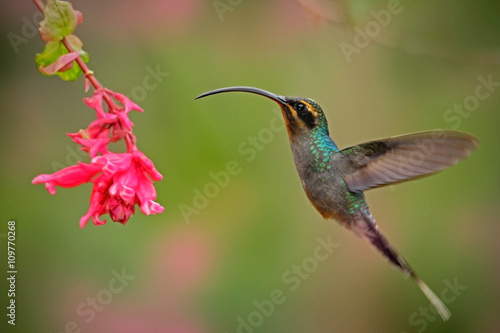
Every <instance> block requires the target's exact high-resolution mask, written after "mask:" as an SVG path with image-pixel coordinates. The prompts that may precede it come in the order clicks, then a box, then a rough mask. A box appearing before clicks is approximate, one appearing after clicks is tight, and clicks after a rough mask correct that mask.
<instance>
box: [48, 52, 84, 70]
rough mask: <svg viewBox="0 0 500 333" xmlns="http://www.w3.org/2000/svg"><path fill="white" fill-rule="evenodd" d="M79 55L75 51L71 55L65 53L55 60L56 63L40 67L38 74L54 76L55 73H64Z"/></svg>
mask: <svg viewBox="0 0 500 333" xmlns="http://www.w3.org/2000/svg"><path fill="white" fill-rule="evenodd" d="M79 55H80V51H75V52H71V53H67V54H65V55H62V56H60V57H59V58H57V60H56V62H53V63H52V64H50V65H48V66H46V67H45V66H43V65H42V66H40V72H42V73H45V74H47V75H52V74H55V73H56V72H64V71H67V70H69V69H71V68H72V67H73V61H74V60H75V59H76V58H78V56H79Z"/></svg>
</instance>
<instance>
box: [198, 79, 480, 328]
mask: <svg viewBox="0 0 500 333" xmlns="http://www.w3.org/2000/svg"><path fill="white" fill-rule="evenodd" d="M229 91H244V92H251V93H256V94H259V95H262V96H265V97H268V98H270V99H272V100H274V101H276V102H278V103H279V104H280V106H281V111H282V114H283V119H284V120H285V124H286V128H287V132H288V138H289V141H290V147H291V149H292V154H293V158H294V162H295V166H296V168H297V172H298V174H299V177H300V180H301V183H302V187H303V188H304V191H305V193H306V195H307V197H308V198H309V200H310V201H311V203H312V204H313V206H314V207H315V208H316V209H317V210H318V212H319V213H320V214H321V215H322V216H323V217H324V218H333V219H335V220H337V221H338V222H339V223H340V224H342V225H343V226H345V227H346V228H347V229H349V230H352V231H353V232H355V233H356V234H357V235H358V236H360V237H363V238H366V239H368V240H369V241H370V242H371V243H372V244H373V245H374V246H375V247H376V248H377V249H378V250H379V251H380V252H381V253H382V254H383V255H384V256H385V257H386V258H387V259H388V260H389V261H390V262H391V263H392V264H394V265H395V266H396V267H398V268H399V269H401V270H402V271H403V272H404V273H405V274H406V275H408V276H410V277H411V278H412V279H413V280H414V281H415V282H416V283H417V285H418V286H419V287H420V289H421V290H422V291H423V293H424V294H425V295H426V296H427V298H428V299H429V300H430V301H431V303H432V304H433V305H434V307H435V308H436V309H437V311H438V313H439V314H440V315H441V317H442V318H443V320H447V319H448V318H449V316H450V312H449V311H448V309H447V308H446V306H445V305H444V304H443V302H441V300H440V299H439V298H438V297H437V296H436V295H435V294H434V293H433V292H432V290H431V289H430V288H429V287H428V286H427V285H426V284H425V283H424V282H423V281H422V280H421V279H420V278H419V277H418V276H417V274H416V273H415V272H414V271H413V270H412V269H411V267H410V266H409V265H408V264H407V263H406V261H405V260H404V259H403V258H402V257H401V256H400V255H399V254H398V253H397V251H396V250H395V249H394V248H393V247H392V246H391V245H390V243H389V241H388V240H387V239H386V238H385V237H384V236H383V235H382V233H381V232H380V230H379V228H378V226H377V225H376V223H375V219H374V218H373V216H372V214H371V213H370V210H369V208H368V204H367V203H366V200H365V197H364V194H363V191H364V190H368V189H371V188H375V187H379V186H383V185H387V184H395V183H399V182H403V181H407V180H411V179H416V178H420V177H423V176H427V175H430V174H433V173H436V172H438V171H441V170H443V169H445V168H448V167H450V166H452V165H454V164H456V163H457V162H458V161H460V160H462V159H465V158H467V157H468V156H469V154H470V152H471V151H472V150H473V149H475V148H477V146H478V141H477V139H476V138H475V137H474V136H472V135H470V134H466V133H463V132H458V131H427V132H420V133H415V134H409V135H402V136H397V137H392V138H386V139H381V140H376V141H371V142H367V143H363V144H360V145H356V146H353V147H349V148H346V149H343V150H339V149H338V147H337V145H336V144H335V142H333V140H332V138H331V137H330V134H329V130H328V124H327V120H326V117H325V115H324V113H323V111H322V109H321V107H320V106H319V105H318V104H317V103H316V102H314V101H313V100H311V99H308V98H302V97H283V96H279V95H275V94H272V93H270V92H267V91H265V90H261V89H256V88H251V87H232V88H222V89H218V90H214V91H210V92H208V93H205V94H203V95H200V96H198V97H197V98H200V97H204V96H208V95H212V94H217V93H221V92H229Z"/></svg>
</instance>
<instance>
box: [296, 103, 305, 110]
mask: <svg viewBox="0 0 500 333" xmlns="http://www.w3.org/2000/svg"><path fill="white" fill-rule="evenodd" d="M296 109H297V111H299V112H300V111H304V110H305V109H306V106H305V105H304V104H303V103H299V104H297V108H296Z"/></svg>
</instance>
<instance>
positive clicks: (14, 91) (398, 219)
mask: <svg viewBox="0 0 500 333" xmlns="http://www.w3.org/2000/svg"><path fill="white" fill-rule="evenodd" d="M2 6H3V7H4V8H3V9H4V10H2V11H1V14H0V16H1V17H2V19H1V20H0V27H1V28H0V30H1V31H2V36H3V38H2V39H1V43H2V45H1V50H2V51H1V52H0V86H1V89H0V107H1V110H2V112H1V113H0V117H1V119H0V127H1V128H0V142H1V143H2V144H1V145H0V156H1V158H2V163H1V165H0V168H1V171H0V181H1V188H2V190H1V192H0V196H1V198H0V212H1V214H0V225H1V229H0V249H1V250H0V262H2V266H1V267H2V272H1V273H0V275H1V276H2V279H1V283H0V293H1V294H2V297H1V299H2V303H1V306H0V308H1V309H2V311H1V316H0V318H1V321H0V327H2V332H5V331H4V330H3V327H5V328H6V329H7V330H8V332H11V331H12V332H14V331H17V332H104V331H105V332H129V331H130V332H228V333H230V332H244V333H253V332H262V333H264V332H428V333H431V332H455V333H457V332H498V331H499V330H500V323H499V321H498V313H499V311H500V287H499V283H498V281H499V280H500V255H499V253H500V245H499V244H500V243H499V242H498V233H499V232H500V227H499V222H500V221H499V218H498V207H499V205H498V202H499V194H500V193H499V191H500V186H499V185H500V173H499V172H498V171H499V169H498V165H499V164H500V157H499V156H500V154H498V143H499V142H500V140H499V139H500V132H499V131H498V128H497V127H498V124H499V122H500V112H499V110H500V83H497V82H500V68H499V65H500V48H499V43H498V41H499V39H498V36H499V35H500V21H499V20H498V13H499V9H500V6H499V4H498V2H496V1H486V0H484V1H465V0H464V1H451V0H445V1H440V2H434V1H409V0H404V1H403V0H402V1H400V2H395V1H378V0H377V1H374V0H372V1H368V0H364V1H355V0H351V1H344V2H340V1H328V0H297V1H291V0H281V1H243V0H242V1H228V0H221V1H200V0H186V1H178V0H168V1H160V0H147V1H132V0H127V1H124V0H121V1H105V2H102V1H74V2H73V7H74V8H75V9H77V10H79V11H81V12H82V13H83V16H84V22H83V23H82V24H81V25H79V26H78V28H77V29H76V31H75V34H76V35H77V36H78V37H79V38H80V39H81V40H82V42H83V43H84V49H85V50H86V51H87V52H88V53H89V54H90V59H91V60H90V62H89V63H88V65H89V67H90V68H91V69H92V70H93V71H94V72H95V75H96V77H97V78H98V80H100V82H101V83H103V84H104V85H105V86H107V87H109V88H111V89H113V90H114V91H117V92H120V93H124V94H126V95H127V96H129V97H131V98H132V100H134V101H135V102H137V103H138V104H139V105H140V106H141V107H142V108H143V109H144V110H145V112H144V113H143V114H142V113H136V114H133V115H131V119H132V121H133V122H134V123H135V127H134V133H135V135H136V136H137V139H138V141H137V143H138V146H139V148H140V149H141V150H142V151H143V152H144V153H145V154H147V155H148V157H150V158H151V159H152V160H153V161H154V163H155V166H156V168H157V169H158V170H159V171H160V172H161V173H162V174H163V175H164V179H163V180H162V181H161V182H159V183H157V185H156V188H157V192H158V200H157V201H158V202H159V203H160V204H162V205H163V206H164V207H165V212H164V213H162V214H159V215H157V216H144V215H142V214H141V213H140V212H137V214H136V215H135V216H134V217H132V218H131V220H130V221H129V222H128V223H127V224H126V225H125V226H122V225H121V224H119V223H114V222H112V221H110V220H109V218H108V223H107V224H105V225H104V226H101V227H96V226H94V225H92V224H91V223H90V222H89V224H88V225H87V226H86V227H85V228H84V229H80V228H79V225H78V221H79V219H80V217H81V216H82V215H84V214H85V213H86V211H87V209H88V205H89V198H90V192H91V185H89V184H87V185H84V186H80V187H78V188H72V189H62V188H58V190H57V194H56V195H55V196H51V195H50V194H49V193H48V192H47V191H46V190H45V188H44V187H43V185H32V184H31V180H32V179H33V178H34V177H35V176H36V175H38V174H41V173H52V172H54V171H56V170H58V169H60V168H62V167H66V166H69V165H73V164H75V163H77V161H78V160H80V161H83V162H88V161H89V160H88V156H86V155H85V154H84V153H83V152H80V151H78V147H77V145H76V144H74V143H73V142H72V141H71V140H70V138H69V137H67V136H66V135H65V133H70V132H76V131H78V130H79V129H81V128H85V127H86V126H87V125H88V124H89V123H90V122H91V121H92V120H93V119H94V117H95V115H94V114H93V111H92V110H91V109H89V108H88V107H86V106H85V104H84V103H83V102H82V98H83V97H85V96H88V94H89V93H85V92H84V84H83V79H82V78H80V79H78V80H77V81H76V82H72V83H70V82H64V81H62V80H60V79H59V78H57V77H45V76H42V75H40V73H39V72H38V71H37V69H36V66H35V63H34V56H35V54H36V53H40V52H41V51H42V50H43V45H44V44H43V42H42V41H41V39H40V38H39V36H38V34H37V33H36V32H34V30H33V28H32V26H30V22H32V21H33V20H34V19H35V20H36V19H37V18H39V16H37V15H36V12H37V11H36V7H35V6H34V5H33V4H32V3H30V2H12V1H11V2H8V3H4V4H2ZM387 13H389V14H387ZM31 25H32V24H31ZM377 27H378V28H377ZM366 29H368V30H366ZM370 29H371V30H370ZM359 31H361V32H362V33H359ZM363 34H364V35H365V37H363V36H362V35H363ZM14 35H15V36H14ZM16 36H17V37H16ZM18 37H19V38H18ZM342 43H344V44H342ZM356 43H357V44H356ZM347 44H349V46H346V45H347ZM346 50H347V51H346ZM167 73H168V74H167ZM485 80H486V81H488V80H489V81H490V83H491V82H493V83H491V84H490V85H489V86H488V87H485V86H484V81H485ZM235 85H248V86H255V87H259V88H262V89H266V90H269V91H272V92H275V93H277V94H280V95H286V96H306V97H310V98H312V99H314V100H316V101H317V102H318V103H319V104H320V105H321V106H322V107H323V109H324V111H325V113H326V116H327V118H328V121H329V128H330V133H331V135H332V138H333V139H334V140H335V141H336V142H337V144H338V145H339V147H347V146H350V145H354V144H357V143H361V142H364V141H369V140H372V139H376V138H381V137H387V136H393V135H398V134H404V133H411V132H416V131H421V130H429V129H437V128H443V129H456V130H461V131H466V132H469V133H472V134H474V135H476V136H477V137H478V138H479V140H480V141H481V146H480V148H479V150H478V151H477V152H475V153H474V154H473V155H472V156H471V157H470V158H469V159H468V160H466V161H464V162H462V163H460V164H458V165H457V166H455V167H453V168H451V169H450V170H447V171H444V172H442V173H440V174H438V175H436V176H432V177H429V178H425V179H422V180H419V181H415V182H408V183H405V184H401V185H397V186H390V187H384V188H381V189H377V190H373V191H369V192H367V194H366V196H367V199H368V203H369V205H370V208H371V210H372V213H373V215H374V216H375V218H376V219H377V221H378V224H379V226H380V228H381V230H382V231H383V232H384V233H385V234H386V236H387V237H388V238H389V240H391V242H392V244H393V245H394V246H395V247H396V248H397V249H398V250H399V251H400V253H401V254H402V255H403V256H404V257H405V258H406V259H407V260H408V262H409V263H410V264H411V265H412V267H413V268H414V269H415V270H416V271H417V272H418V273H419V275H420V276H421V277H422V279H423V280H424V281H426V282H427V284H428V285H429V286H430V287H431V288H432V289H433V290H434V291H435V292H436V293H437V294H438V295H440V296H443V294H444V296H443V298H446V299H445V300H444V301H445V302H446V303H447V305H448V307H449V309H450V311H451V313H452V317H451V319H450V321H449V322H446V323H443V322H442V321H441V319H440V318H439V317H437V316H436V315H435V314H433V313H432V312H427V310H426V309H428V308H429V304H428V301H427V300H426V298H425V297H424V296H423V295H422V293H421V292H420V290H419V289H418V288H417V286H415V285H414V283H413V282H412V281H411V280H410V279H408V280H405V279H404V278H403V277H402V276H401V274H400V273H399V272H398V271H396V270H395V269H393V268H392V267H391V266H390V265H389V264H388V263H387V262H385V260H384V259H383V258H382V256H381V255H380V254H379V253H378V252H376V251H375V249H374V248H372V247H371V245H370V244H368V242H365V241H364V240H362V239H358V238H357V237H356V236H355V235H354V234H353V233H351V232H349V231H347V230H346V229H344V228H343V227H341V226H340V225H338V224H337V223H336V222H335V221H330V220H329V221H324V220H323V219H322V218H321V216H320V215H319V214H318V213H317V212H316V211H315V209H314V208H313V207H312V206H311V205H310V203H309V201H308V200H307V198H306V196H305V194H304V193H303V190H302V187H301V184H300V181H299V179H298V176H297V174H296V172H295V167H294V165H293V160H292V155H291V153H290V149H289V145H288V140H287V135H286V131H285V129H284V127H283V123H282V119H281V116H280V114H279V111H278V110H277V106H276V105H275V103H272V102H271V101H269V100H268V99H265V98H261V97H258V96H255V95H250V94H237V93H233V94H226V95H217V96H212V97H209V98H206V99H201V100H197V101H194V97H196V96H197V95H199V94H201V93H203V92H205V91H207V90H211V89H216V88H221V87H226V86H235ZM481 85H483V88H481V87H480V86H481ZM478 91H479V92H480V93H482V95H481V96H483V97H484V98H483V97H481V98H479V97H477V96H478V95H477V94H478ZM486 93H487V96H486V95H485V94H486ZM485 96H486V97H485ZM116 149H117V150H116V151H120V149H122V147H116ZM9 220H14V221H16V245H15V247H16V265H17V271H18V273H17V281H16V295H15V300H16V326H15V327H12V326H11V325H9V324H7V320H8V317H6V315H5V314H6V313H7V312H6V307H7V306H8V305H9V303H8V302H9V298H8V297H7V291H8V289H9V285H8V283H7V280H6V277H7V244H6V243H7V238H6V237H7V222H8V221H9ZM328 242H330V243H333V244H334V245H335V246H334V247H333V246H332V247H330V248H328V247H324V246H323V247H321V246H322V245H321V244H324V243H328ZM318 246H320V249H319V250H318ZM329 250H330V251H329ZM318 253H319V254H320V255H321V256H318V255H317V254H318ZM123 272H126V274H125V273H123ZM117 276H121V279H120V278H117ZM124 276H125V277H124ZM127 276H128V279H127V278H126V277H127ZM450 286H454V287H450ZM457 286H458V287H457Z"/></svg>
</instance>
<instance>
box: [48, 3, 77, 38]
mask: <svg viewBox="0 0 500 333" xmlns="http://www.w3.org/2000/svg"><path fill="white" fill-rule="evenodd" d="M43 15H44V19H43V21H42V22H40V29H39V30H40V35H41V36H42V39H43V40H44V41H45V42H49V41H60V40H62V39H63V38H64V37H66V36H69V35H71V34H72V33H73V31H74V30H75V28H76V26H77V25H78V24H79V23H81V22H82V21H83V16H82V13H80V12H79V11H77V10H74V9H73V6H72V5H71V3H69V2H66V1H60V0H48V1H47V5H46V6H45V7H44V9H43Z"/></svg>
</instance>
